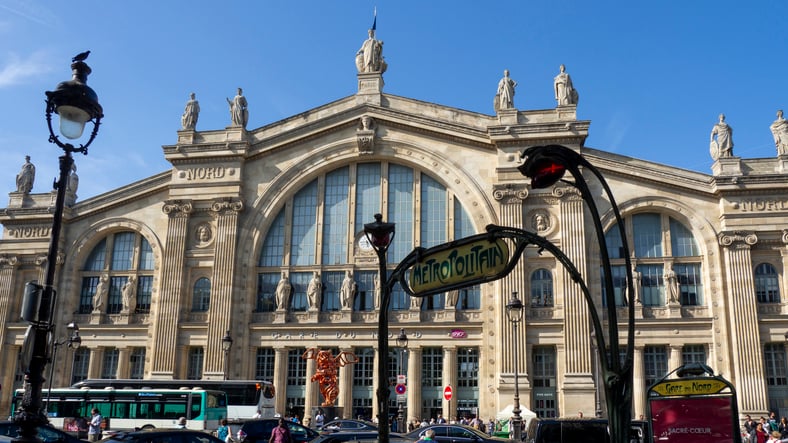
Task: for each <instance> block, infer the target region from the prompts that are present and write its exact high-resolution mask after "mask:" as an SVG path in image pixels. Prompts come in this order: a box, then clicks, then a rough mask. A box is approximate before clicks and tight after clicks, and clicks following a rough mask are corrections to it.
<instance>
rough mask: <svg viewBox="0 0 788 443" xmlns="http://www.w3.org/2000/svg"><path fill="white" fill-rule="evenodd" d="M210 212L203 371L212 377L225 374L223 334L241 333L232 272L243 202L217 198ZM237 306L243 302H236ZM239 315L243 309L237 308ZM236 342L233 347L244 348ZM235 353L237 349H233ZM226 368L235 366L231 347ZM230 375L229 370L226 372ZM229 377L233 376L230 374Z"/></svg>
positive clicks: (233, 271)
mask: <svg viewBox="0 0 788 443" xmlns="http://www.w3.org/2000/svg"><path fill="white" fill-rule="evenodd" d="M210 209H211V213H212V214H213V216H214V218H215V220H216V239H215V241H214V245H215V247H214V259H213V274H212V275H211V305H210V308H209V311H208V315H209V317H210V318H211V321H209V322H208V339H207V343H206V353H205V374H203V375H204V376H207V377H213V378H220V379H221V378H222V377H224V365H225V363H224V358H225V357H224V350H223V349H222V337H224V334H226V333H227V331H230V336H231V337H235V339H236V341H238V342H242V341H243V340H244V336H243V334H242V333H238V332H235V331H233V324H234V323H233V321H232V315H231V314H232V313H233V287H234V285H233V275H234V273H235V254H236V248H237V239H238V213H239V212H240V211H242V210H243V202H241V201H240V200H236V199H221V200H216V201H214V202H213V203H212V204H211V208H210ZM238 306H239V307H240V306H243V304H242V303H238ZM238 314H239V315H242V314H243V313H242V312H238ZM241 344H243V343H238V344H237V345H236V349H243V347H242V346H238V345H241ZM235 353H236V354H237V353H238V351H236V352H235ZM227 359H228V360H229V362H228V363H227V368H228V369H227V370H228V372H232V371H233V369H234V368H236V367H237V365H236V364H235V359H233V349H232V348H231V349H230V352H229V354H228V355H227ZM228 375H229V374H228ZM231 378H232V377H231Z"/></svg>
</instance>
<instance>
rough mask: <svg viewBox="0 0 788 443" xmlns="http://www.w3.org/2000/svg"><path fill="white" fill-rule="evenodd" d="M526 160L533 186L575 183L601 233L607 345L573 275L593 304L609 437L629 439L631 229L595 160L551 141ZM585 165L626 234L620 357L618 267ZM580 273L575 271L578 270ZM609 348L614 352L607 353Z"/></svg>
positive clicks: (618, 442) (620, 441)
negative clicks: (624, 341) (623, 329)
mask: <svg viewBox="0 0 788 443" xmlns="http://www.w3.org/2000/svg"><path fill="white" fill-rule="evenodd" d="M521 157H522V158H525V161H524V162H523V164H522V165H520V166H519V167H518V168H517V169H519V170H520V172H521V173H522V174H523V175H525V176H526V177H529V178H530V179H531V187H532V188H547V187H550V186H552V185H554V184H555V183H556V182H558V181H559V180H561V181H564V182H565V183H567V184H569V185H571V186H574V187H575V188H577V189H578V191H580V195H581V197H582V199H583V201H584V202H585V203H586V205H588V209H589V211H590V213H591V220H592V221H593V223H594V230H595V232H596V237H597V243H598V245H599V253H600V257H601V261H602V269H603V277H604V278H603V283H604V289H605V294H604V295H605V301H606V306H607V323H608V337H609V339H610V343H609V345H606V344H605V336H604V334H603V332H602V324H601V321H600V319H599V314H598V313H597V312H596V306H595V305H594V303H593V300H592V299H591V297H590V296H589V294H588V289H587V287H586V285H585V282H583V281H582V278H581V277H580V275H579V274H577V275H573V279H574V280H575V281H576V282H577V283H580V284H581V286H582V287H583V290H584V292H585V295H586V302H587V304H588V310H589V314H590V316H591V321H592V323H593V327H594V334H595V337H596V344H597V355H598V357H599V362H600V368H599V369H600V370H601V372H602V374H601V375H602V380H603V382H604V387H605V402H606V404H607V415H608V422H609V424H610V441H611V442H612V443H627V442H628V440H629V427H630V422H631V421H632V385H633V377H632V375H633V374H632V369H633V368H632V367H633V355H634V349H635V300H634V298H635V297H634V294H635V291H634V286H633V280H632V265H631V261H630V257H629V245H628V242H627V236H626V232H625V230H624V222H623V220H622V219H621V213H620V212H619V210H618V205H616V200H615V199H614V198H613V193H612V192H611V191H610V187H608V185H607V182H606V181H605V178H604V177H603V176H602V174H601V173H600V172H599V170H598V169H596V168H595V167H594V166H593V165H592V164H591V163H589V162H588V161H587V160H586V159H585V158H583V156H581V155H580V154H578V153H577V152H575V151H573V150H571V149H569V148H567V147H566V146H561V145H549V146H533V147H530V148H528V149H526V150H525V151H523V153H522V154H521ZM581 168H583V170H585V171H588V172H590V173H591V174H592V175H594V176H595V177H596V178H597V180H598V181H599V183H600V184H601V186H602V189H603V190H604V192H605V195H606V196H607V198H608V201H609V203H610V206H611V209H612V211H613V215H614V217H615V220H616V224H617V228H618V230H619V234H620V237H621V246H622V247H623V249H624V251H625V253H624V254H623V255H624V257H623V258H624V261H625V266H624V268H625V272H626V275H627V280H626V294H627V296H628V297H627V305H628V306H627V307H628V310H629V313H628V317H629V318H628V324H627V345H626V353H625V356H624V358H623V361H622V358H621V357H619V348H620V346H619V343H618V337H619V333H618V316H617V314H616V309H617V306H616V300H615V286H614V285H613V272H612V266H611V264H610V255H609V253H608V250H607V244H606V242H605V232H604V229H603V226H602V219H601V218H600V215H599V210H598V209H597V206H596V203H595V202H594V194H592V192H591V189H590V188H589V187H588V183H586V180H585V177H584V176H583V172H582V171H581ZM567 171H568V172H569V173H570V174H571V175H572V177H573V178H574V181H566V180H562V179H563V177H564V174H565V173H566V172H567ZM575 272H576V271H575ZM608 350H609V354H608Z"/></svg>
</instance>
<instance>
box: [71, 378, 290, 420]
mask: <svg viewBox="0 0 788 443" xmlns="http://www.w3.org/2000/svg"><path fill="white" fill-rule="evenodd" d="M71 387H72V388H82V387H89V388H108V387H111V388H134V389H141V388H152V389H181V388H189V389H191V388H195V387H199V388H202V389H208V390H214V391H224V392H225V393H226V394H227V419H228V420H230V421H238V420H244V419H248V418H251V417H252V416H254V415H255V413H256V412H257V411H258V410H259V411H260V414H261V415H262V418H274V417H275V416H276V389H274V385H273V384H272V383H271V382H268V381H263V380H139V379H97V378H89V379H87V380H82V381H80V382H77V383H74V384H73V385H72V386H71Z"/></svg>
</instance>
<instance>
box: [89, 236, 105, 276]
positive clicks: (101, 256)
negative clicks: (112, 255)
mask: <svg viewBox="0 0 788 443" xmlns="http://www.w3.org/2000/svg"><path fill="white" fill-rule="evenodd" d="M106 259H107V240H106V239H103V240H101V241H100V242H99V244H97V245H96V247H95V248H93V250H92V251H90V255H89V256H88V259H87V262H85V270H86V271H101V270H103V269H104V261H105V260H106Z"/></svg>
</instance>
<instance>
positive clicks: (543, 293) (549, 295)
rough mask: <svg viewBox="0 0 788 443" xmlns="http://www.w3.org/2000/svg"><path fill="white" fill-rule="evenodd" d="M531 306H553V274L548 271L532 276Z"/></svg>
mask: <svg viewBox="0 0 788 443" xmlns="http://www.w3.org/2000/svg"><path fill="white" fill-rule="evenodd" d="M531 306H534V307H545V306H553V274H551V273H550V271H548V270H547V269H537V270H536V271H534V272H533V273H532V274H531Z"/></svg>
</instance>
